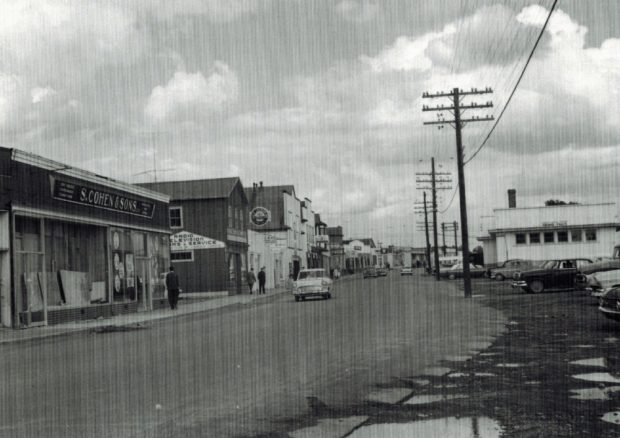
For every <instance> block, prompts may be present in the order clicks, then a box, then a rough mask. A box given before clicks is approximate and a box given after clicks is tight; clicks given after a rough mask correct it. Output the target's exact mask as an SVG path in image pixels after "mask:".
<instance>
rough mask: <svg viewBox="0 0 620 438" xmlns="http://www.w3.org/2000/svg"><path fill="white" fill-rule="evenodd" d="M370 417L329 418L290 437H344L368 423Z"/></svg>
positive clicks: (291, 434) (297, 431) (292, 433)
mask: <svg viewBox="0 0 620 438" xmlns="http://www.w3.org/2000/svg"><path fill="white" fill-rule="evenodd" d="M367 419H368V417H362V416H355V417H346V418H327V419H325V420H319V422H318V424H317V425H316V426H311V427H306V428H305V429H299V430H296V431H293V432H289V435H290V436H292V437H293V438H312V437H316V436H344V435H346V434H347V433H349V432H350V431H351V430H352V429H353V428H354V427H356V426H357V425H358V424H360V423H363V422H364V421H366V420H367Z"/></svg>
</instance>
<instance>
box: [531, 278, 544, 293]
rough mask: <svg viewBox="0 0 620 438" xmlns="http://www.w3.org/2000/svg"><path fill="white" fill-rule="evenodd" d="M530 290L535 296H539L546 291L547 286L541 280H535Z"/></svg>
mask: <svg viewBox="0 0 620 438" xmlns="http://www.w3.org/2000/svg"><path fill="white" fill-rule="evenodd" d="M530 290H531V291H532V292H533V293H535V294H539V293H541V292H542V291H544V290H545V284H544V283H543V282H542V281H541V280H534V281H532V283H531V284H530Z"/></svg>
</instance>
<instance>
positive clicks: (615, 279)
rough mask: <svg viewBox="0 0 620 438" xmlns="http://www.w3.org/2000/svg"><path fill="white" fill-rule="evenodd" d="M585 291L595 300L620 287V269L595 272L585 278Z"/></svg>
mask: <svg viewBox="0 0 620 438" xmlns="http://www.w3.org/2000/svg"><path fill="white" fill-rule="evenodd" d="M584 281H585V283H586V285H585V290H587V291H588V292H590V293H591V295H592V296H593V297H595V298H600V297H602V296H603V295H605V294H606V293H607V292H608V291H609V290H611V289H612V288H616V287H620V269H614V270H610V271H602V272H595V273H594V274H590V275H587V276H586V278H585V280H584Z"/></svg>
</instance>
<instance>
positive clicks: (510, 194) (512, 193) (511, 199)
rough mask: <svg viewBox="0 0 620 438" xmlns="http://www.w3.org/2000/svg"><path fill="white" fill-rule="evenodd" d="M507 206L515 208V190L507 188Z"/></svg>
mask: <svg viewBox="0 0 620 438" xmlns="http://www.w3.org/2000/svg"><path fill="white" fill-rule="evenodd" d="M508 208H517V191H516V190H515V189H508Z"/></svg>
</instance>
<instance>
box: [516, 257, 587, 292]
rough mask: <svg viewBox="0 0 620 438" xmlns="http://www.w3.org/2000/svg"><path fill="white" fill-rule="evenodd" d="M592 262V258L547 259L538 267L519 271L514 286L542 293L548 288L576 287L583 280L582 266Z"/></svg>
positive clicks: (526, 290)
mask: <svg viewBox="0 0 620 438" xmlns="http://www.w3.org/2000/svg"><path fill="white" fill-rule="evenodd" d="M591 263H592V260H590V259H557V260H547V261H546V262H544V263H542V264H541V265H540V266H539V267H538V268H535V269H530V270H528V271H522V272H517V273H516V274H515V275H514V281H513V282H512V287H519V288H521V289H522V290H523V291H525V292H531V293H541V292H543V291H545V290H548V289H574V288H575V287H579V286H580V284H579V283H581V282H583V274H582V273H581V272H580V268H583V267H584V266H587V265H589V264H591Z"/></svg>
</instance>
